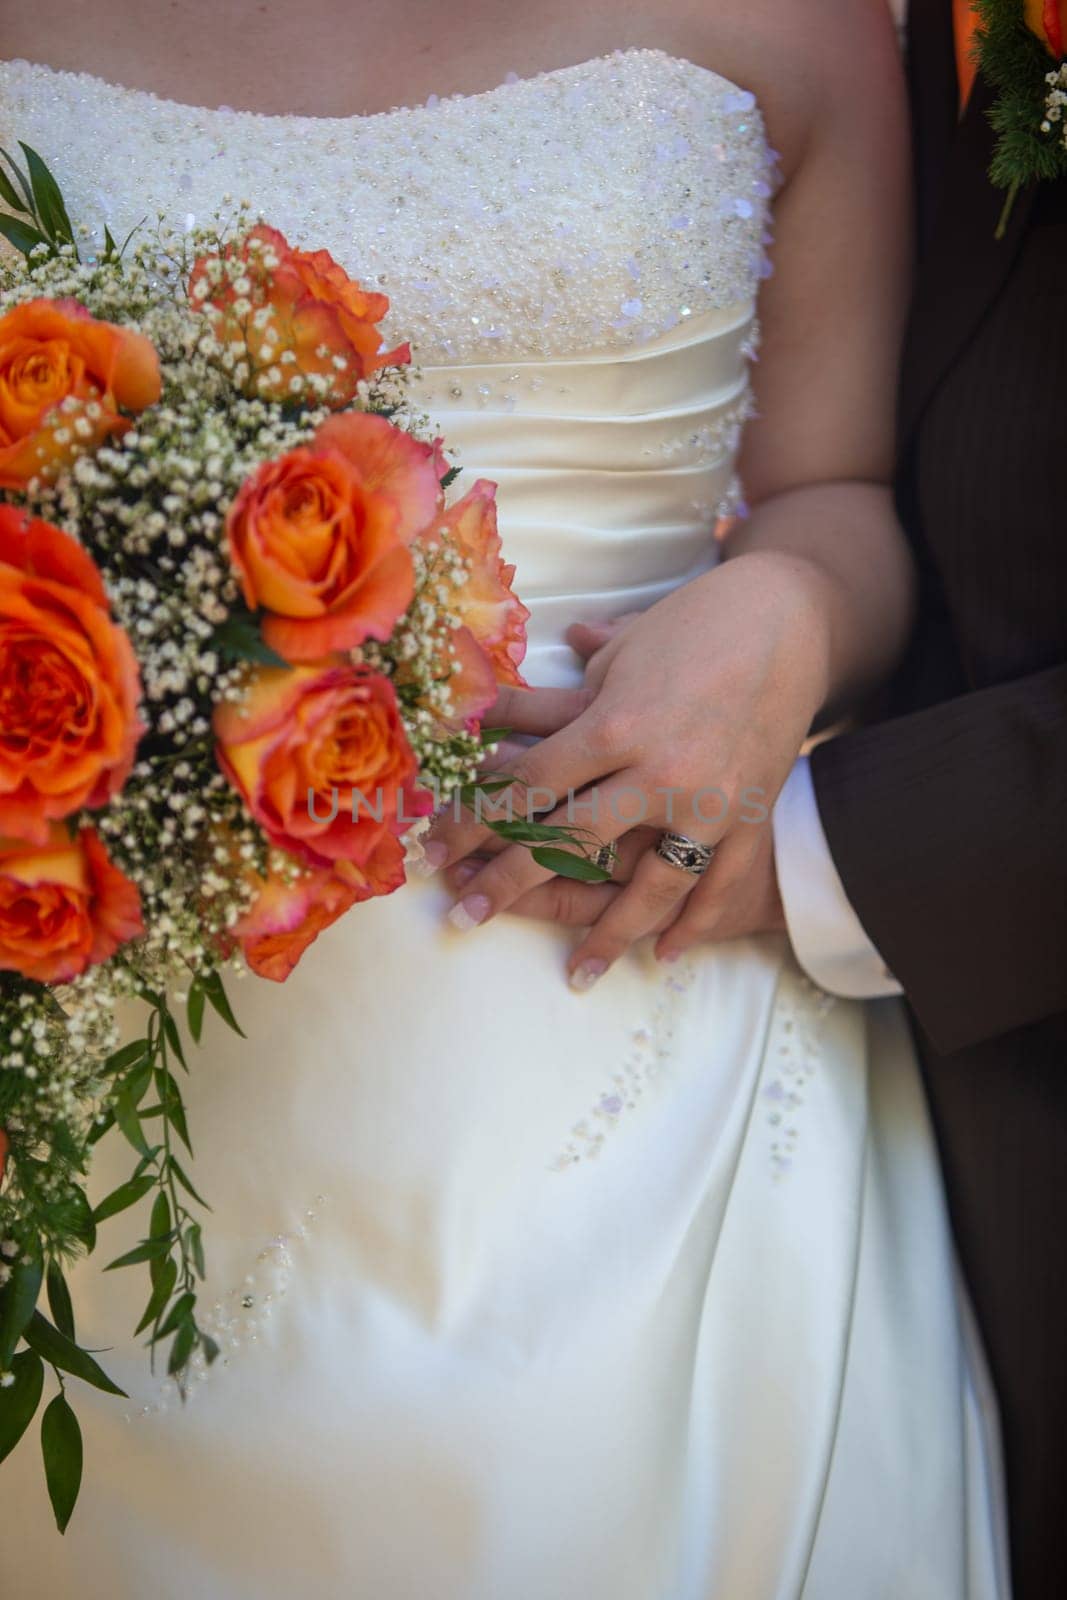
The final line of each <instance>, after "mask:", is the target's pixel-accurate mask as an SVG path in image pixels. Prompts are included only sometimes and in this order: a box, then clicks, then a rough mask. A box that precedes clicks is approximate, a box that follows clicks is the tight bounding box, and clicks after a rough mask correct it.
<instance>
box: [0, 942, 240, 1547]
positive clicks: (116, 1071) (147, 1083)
mask: <svg viewBox="0 0 1067 1600" xmlns="http://www.w3.org/2000/svg"><path fill="white" fill-rule="evenodd" d="M139 992H140V993H141V996H142V998H143V999H144V1000H145V1003H146V1004H147V1006H148V1007H149V1013H148V1018H147V1027H146V1031H145V1034H144V1037H142V1038H140V1039H134V1040H132V1041H131V1042H130V1043H128V1044H125V1045H123V1046H122V1047H121V1049H119V1050H116V1051H114V1052H113V1053H112V1054H111V1055H110V1056H109V1057H108V1058H107V1060H106V1061H105V1062H104V1063H103V1067H102V1069H101V1077H102V1079H103V1080H104V1082H105V1083H106V1084H107V1086H108V1094H107V1114H106V1116H105V1117H104V1118H103V1119H102V1120H101V1121H100V1122H98V1123H97V1124H96V1125H95V1126H94V1127H93V1129H92V1131H91V1132H90V1133H89V1134H88V1135H86V1136H85V1137H84V1138H83V1139H82V1140H81V1141H79V1140H78V1139H77V1138H76V1137H75V1135H74V1133H73V1132H72V1131H71V1130H70V1129H69V1128H66V1127H65V1125H61V1126H60V1128H59V1130H58V1132H57V1135H56V1137H57V1139H58V1140H59V1141H60V1142H62V1141H66V1143H67V1144H68V1145H69V1149H67V1150H66V1152H65V1158H66V1159H67V1160H68V1161H69V1162H70V1163H71V1164H73V1165H74V1166H75V1167H77V1168H78V1169H79V1170H84V1168H85V1166H86V1165H87V1153H88V1149H89V1147H90V1146H91V1145H92V1144H93V1143H95V1142H96V1140H97V1139H98V1138H99V1137H100V1136H101V1134H102V1133H103V1132H105V1131H107V1129H108V1128H109V1127H112V1126H114V1127H117V1129H118V1131H119V1132H120V1133H121V1134H122V1136H123V1137H124V1138H125V1140H126V1142H127V1144H128V1145H129V1146H130V1148H131V1149H132V1150H133V1151H134V1152H135V1154H136V1156H137V1162H136V1166H135V1168H134V1171H133V1173H132V1175H131V1176H130V1177H129V1178H128V1179H127V1180H126V1181H125V1182H124V1183H121V1184H119V1185H118V1187H117V1188H115V1189H113V1190H112V1191H111V1193H110V1194H108V1195H106V1196H105V1197H104V1198H103V1199H102V1200H101V1201H100V1202H99V1204H98V1205H97V1206H96V1208H95V1210H90V1208H89V1204H88V1201H87V1200H86V1198H85V1195H84V1193H83V1192H82V1191H81V1190H80V1189H78V1190H77V1191H76V1194H75V1195H74V1196H73V1197H71V1196H68V1198H67V1200H66V1201H65V1206H66V1210H65V1212H64V1213H63V1216H64V1226H65V1228H66V1229H67V1233H66V1235H61V1236H58V1237H57V1236H55V1235H53V1234H51V1233H50V1234H49V1240H50V1246H49V1251H48V1252H46V1251H44V1250H42V1249H41V1247H40V1245H39V1244H38V1245H35V1246H33V1247H32V1248H31V1247H29V1246H28V1245H25V1244H24V1245H23V1247H22V1250H21V1254H20V1256H19V1258H18V1259H17V1260H13V1261H11V1262H10V1266H11V1273H10V1277H9V1279H8V1281H7V1283H6V1284H5V1285H4V1286H3V1287H2V1288H0V1372H3V1373H9V1374H10V1378H9V1380H8V1382H7V1383H6V1385H5V1386H0V1460H3V1458H4V1456H6V1455H8V1454H10V1452H11V1451H12V1450H13V1449H14V1447H15V1445H16V1444H17V1443H18V1442H19V1440H20V1439H21V1438H22V1436H23V1434H24V1433H25V1432H26V1429H27V1428H28V1426H29V1424H30V1422H31V1420H32V1419H33V1417H34V1415H35V1414H36V1412H37V1410H38V1408H39V1406H40V1403H41V1400H42V1396H43V1387H44V1370H45V1367H46V1366H50V1367H51V1368H52V1370H53V1372H54V1373H55V1375H56V1377H57V1379H58V1380H59V1382H60V1386H61V1387H60V1393H59V1394H57V1395H56V1396H55V1397H54V1398H53V1399H52V1400H51V1401H50V1403H49V1404H48V1406H47V1407H46V1409H45V1411H44V1413H43V1415H42V1420H41V1448H42V1453H43V1457H44V1465H45V1477H46V1482H47V1487H48V1493H49V1496H50V1498H51V1501H52V1507H53V1510H54V1512H55V1517H56V1524H57V1526H58V1527H59V1529H60V1531H61V1532H62V1531H63V1530H64V1529H65V1528H66V1526H67V1523H68V1522H69V1520H70V1516H71V1513H72V1511H73V1509H74V1505H75V1503H76V1501H77V1497H78V1492H79V1488H80V1484H81V1472H82V1445H81V1431H80V1429H79V1427H78V1422H77V1418H76V1417H75V1415H74V1412H73V1410H72V1408H71V1406H70V1403H69V1401H68V1399H67V1396H66V1393H65V1390H64V1389H63V1387H62V1386H63V1383H64V1378H63V1376H62V1375H63V1374H67V1375H68V1377H76V1378H79V1379H81V1381H82V1382H84V1383H88V1384H91V1385H92V1386H93V1387H94V1388H96V1389H100V1390H103V1391H104V1392H105V1393H108V1394H114V1395H122V1394H123V1393H124V1391H123V1390H122V1389H120V1388H119V1387H118V1385H117V1384H116V1383H114V1382H113V1381H112V1380H111V1378H109V1377H108V1375H107V1373H106V1372H105V1371H104V1370H103V1368H102V1367H101V1366H100V1365H99V1363H98V1362H97V1360H96V1359H95V1357H94V1356H93V1355H92V1354H91V1353H90V1352H89V1351H88V1350H84V1349H82V1348H81V1346H80V1345H79V1344H78V1343H77V1341H76V1337H75V1322H74V1309H73V1306H72V1304H71V1297H70V1293H69V1290H68V1288H67V1283H66V1280H65V1278H64V1275H63V1271H62V1268H61V1265H60V1262H59V1260H58V1259H57V1257H56V1255H53V1254H51V1253H50V1252H51V1251H52V1250H58V1247H59V1244H60V1243H61V1242H63V1241H64V1240H65V1241H66V1243H67V1245H68V1246H69V1247H70V1248H71V1249H73V1248H74V1247H75V1246H78V1245H80V1247H81V1248H83V1249H92V1247H93V1245H94V1243H95V1233H96V1227H97V1225H98V1224H99V1223H102V1222H105V1221H107V1220H108V1219H109V1218H110V1217H113V1216H117V1215H119V1214H120V1213H121V1212H123V1211H127V1210H128V1209H129V1208H130V1207H132V1206H135V1205H138V1204H140V1203H142V1202H143V1201H146V1200H147V1199H148V1198H149V1197H150V1196H151V1197H152V1206H151V1211H150V1214H149V1220H148V1231H147V1234H146V1236H145V1237H144V1238H143V1239H142V1240H141V1241H140V1242H139V1243H138V1244H137V1245H135V1246H134V1247H133V1248H132V1249H130V1250H127V1251H126V1252H125V1253H124V1254H123V1255H121V1256H119V1257H118V1258H117V1259H116V1260H114V1261H112V1262H110V1263H109V1264H108V1266H107V1267H106V1268H105V1271H112V1270H118V1269H120V1268H125V1267H133V1266H142V1265H145V1266H147V1268H148V1275H149V1280H150V1289H151V1292H150V1295H149V1299H148V1304H147V1306H146V1308H145V1311H144V1314H143V1316H142V1318H141V1321H140V1323H139V1324H138V1326H137V1328H136V1330H135V1333H136V1334H141V1333H144V1332H145V1331H146V1330H147V1331H148V1335H149V1336H148V1344H149V1347H150V1348H151V1349H153V1350H154V1347H155V1346H156V1345H157V1344H158V1343H161V1342H162V1341H169V1344H170V1347H169V1351H168V1354H167V1371H168V1373H169V1374H170V1375H171V1376H172V1377H174V1378H175V1379H176V1380H177V1383H178V1387H179V1390H180V1392H181V1394H182V1396H183V1397H184V1395H185V1392H186V1372H187V1368H188V1364H189V1361H190V1358H191V1357H192V1356H193V1354H194V1353H195V1352H196V1351H197V1350H200V1351H201V1352H202V1353H203V1357H204V1359H205V1360H206V1361H208V1362H209V1363H210V1362H212V1361H214V1360H215V1359H216V1357H217V1356H218V1353H219V1351H218V1346H217V1344H216V1343H215V1341H214V1340H213V1339H212V1338H211V1337H210V1336H209V1335H208V1334H207V1333H205V1332H204V1331H203V1330H202V1329H201V1328H200V1326H199V1324H198V1322H197V1316H196V1308H197V1284H198V1283H199V1282H201V1281H202V1280H203V1279H204V1277H205V1275H206V1262H205V1257H204V1245H203V1236H202V1231H201V1226H200V1223H199V1222H198V1221H197V1220H196V1218H195V1217H194V1216H193V1214H192V1213H191V1211H190V1210H189V1207H188V1205H187V1204H186V1199H188V1200H191V1201H195V1202H196V1203H197V1204H198V1205H200V1206H204V1208H205V1209H209V1208H208V1207H207V1205H206V1202H205V1201H204V1200H203V1198H202V1196H201V1195H199V1194H198V1193H197V1191H196V1189H195V1188H194V1187H193V1184H192V1182H191V1180H190V1178H189V1176H188V1174H187V1173H186V1172H185V1170H184V1168H183V1167H182V1166H181V1164H180V1162H179V1161H178V1159H177V1157H176V1156H175V1154H174V1150H173V1147H172V1138H177V1139H178V1140H179V1141H180V1142H181V1143H182V1144H183V1145H185V1147H186V1148H187V1149H188V1148H190V1141H189V1130H188V1126H187V1123H186V1117H185V1107H184V1105H183V1103H182V1096H181V1091H180V1088H179V1086H178V1081H177V1079H176V1077H175V1076H174V1072H173V1071H172V1062H177V1063H179V1065H181V1066H182V1067H183V1068H186V1062H185V1045H184V1043H183V1041H182V1037H181V1034H180V1032H179V1029H178V1024H177V1020H176V1018H175V1016H174V1014H173V1013H172V1011H171V1009H170V1006H169V1003H168V1001H167V998H166V996H165V995H163V994H161V993H159V992H158V991H156V990H155V989H150V988H148V987H147V986H145V985H142V986H141V987H140V990H139ZM187 1004H188V1011H189V1021H190V1028H189V1031H190V1034H191V1036H192V1037H193V1038H194V1039H199V1036H200V1032H201V1029H202V1025H203V1020H204V1013H205V1009H206V1008H207V1007H208V1006H210V1007H211V1009H212V1010H213V1011H215V1012H216V1013H217V1015H218V1016H219V1017H221V1019H222V1020H223V1022H225V1023H226V1025H227V1026H228V1027H230V1028H232V1029H234V1031H235V1032H237V1033H240V1032H241V1030H240V1028H239V1026H238V1024H237V1019H236V1018H235V1016H234V1014H233V1010H232V1008H231V1006H230V1002H229V999H228V997H227V994H226V990H225V987H224V986H223V982H222V979H221V977H220V976H219V974H218V973H217V972H214V971H210V972H202V973H200V974H198V975H197V976H196V977H195V978H194V979H193V981H192V983H191V986H190V991H189V1000H188V1003H187ZM186 1070H188V1069H187V1068H186ZM16 1076H17V1074H15V1073H10V1074H5V1075H4V1078H5V1079H7V1078H14V1077H16ZM0 1081H2V1080H0ZM150 1090H153V1091H154V1092H155V1096H156V1098H154V1099H152V1098H151V1097H150V1095H149V1091H150ZM150 1128H151V1129H153V1130H158V1132H157V1134H156V1137H151V1136H150V1135H149V1133H148V1131H147V1130H148V1129H150ZM28 1159H29V1158H28V1157H27V1156H26V1155H25V1153H23V1152H19V1153H18V1162H19V1168H20V1171H19V1177H20V1182H24V1179H25V1172H24V1170H23V1169H24V1168H25V1166H26V1164H27V1161H28ZM39 1164H40V1166H41V1167H42V1169H44V1168H45V1167H46V1166H47V1162H46V1161H41V1162H40V1163H39ZM56 1215H57V1213H56V1212H55V1210H54V1209H53V1210H52V1211H51V1212H50V1213H49V1221H50V1225H51V1224H52V1223H54V1221H55V1218H56ZM45 1286H46V1287H47V1296H48V1306H49V1309H50V1310H51V1313H52V1318H53V1320H52V1321H49V1319H48V1318H47V1317H46V1316H44V1315H43V1313H42V1312H41V1311H40V1310H39V1309H38V1300H39V1298H40V1294H41V1290H42V1287H45ZM20 1344H21V1345H22V1346H23V1348H21V1349H19V1348H18V1347H19V1345H20Z"/></svg>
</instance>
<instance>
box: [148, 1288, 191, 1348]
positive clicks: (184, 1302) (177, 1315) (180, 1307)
mask: <svg viewBox="0 0 1067 1600" xmlns="http://www.w3.org/2000/svg"><path fill="white" fill-rule="evenodd" d="M195 1305H196V1295H195V1294H189V1293H186V1294H180V1295H179V1296H178V1298H177V1300H175V1302H174V1304H173V1305H172V1306H171V1308H170V1310H169V1311H168V1312H167V1317H166V1321H165V1322H163V1323H162V1324H161V1326H160V1327H159V1329H158V1331H157V1332H156V1335H155V1337H156V1338H157V1339H165V1338H166V1336H167V1334H168V1333H173V1332H174V1330H175V1328H176V1327H177V1326H178V1324H179V1323H180V1322H185V1321H186V1320H187V1319H188V1318H189V1317H190V1314H191V1312H192V1309H193V1307H194V1306H195Z"/></svg>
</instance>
